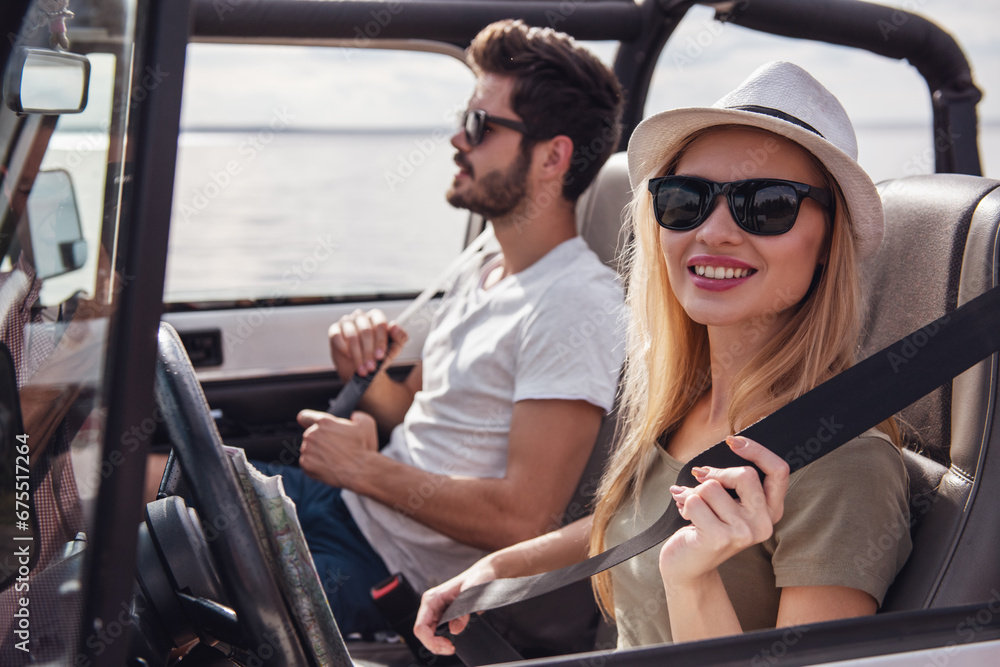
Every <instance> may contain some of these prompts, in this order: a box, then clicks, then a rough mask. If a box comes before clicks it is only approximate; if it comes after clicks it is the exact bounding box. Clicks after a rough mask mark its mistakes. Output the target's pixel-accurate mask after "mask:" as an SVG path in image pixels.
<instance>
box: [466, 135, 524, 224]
mask: <svg viewBox="0 0 1000 667" xmlns="http://www.w3.org/2000/svg"><path fill="white" fill-rule="evenodd" d="M455 162H457V163H458V164H459V165H460V166H462V167H464V168H465V169H466V171H468V172H469V174H470V176H473V177H474V175H473V173H472V165H470V164H469V163H468V162H465V159H464V156H463V155H462V154H461V153H459V154H458V155H457V156H456V157H455ZM530 166H531V154H530V152H528V151H524V150H522V151H519V152H518V156H517V158H516V159H515V160H514V163H513V164H511V165H510V167H508V168H507V170H506V171H503V172H501V171H499V170H493V171H491V172H490V173H488V174H486V175H485V176H483V177H482V178H481V179H479V180H478V182H476V181H475V180H473V182H472V183H471V184H470V185H471V186H472V187H470V188H469V189H468V191H466V192H464V193H460V192H455V191H450V192H449V193H448V203H449V204H451V205H452V206H454V207H456V208H465V209H468V210H470V211H472V212H473V213H478V214H479V215H481V216H483V217H484V218H487V219H488V220H496V219H497V218H502V217H504V216H505V215H509V214H510V213H512V212H513V211H514V210H515V209H516V208H517V207H518V206H519V205H520V204H521V202H523V201H524V197H525V195H526V194H527V192H528V168H529V167H530Z"/></svg>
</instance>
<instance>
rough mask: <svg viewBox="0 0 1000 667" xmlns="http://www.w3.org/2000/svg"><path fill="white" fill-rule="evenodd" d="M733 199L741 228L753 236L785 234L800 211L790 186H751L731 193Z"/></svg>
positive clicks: (796, 198)
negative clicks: (740, 219)
mask: <svg viewBox="0 0 1000 667" xmlns="http://www.w3.org/2000/svg"><path fill="white" fill-rule="evenodd" d="M733 200H734V201H733V203H734V205H735V207H736V210H737V211H740V212H741V214H742V215H741V216H740V217H742V218H743V228H744V229H746V230H747V231H748V232H751V233H753V234H784V233H785V232H787V231H788V230H789V229H791V228H792V225H793V224H794V223H795V218H796V217H797V215H798V212H799V196H798V194H797V193H796V192H795V188H793V187H792V186H791V185H784V184H771V185H763V186H760V187H758V186H756V185H751V187H749V188H740V189H739V190H738V191H737V192H734V193H733Z"/></svg>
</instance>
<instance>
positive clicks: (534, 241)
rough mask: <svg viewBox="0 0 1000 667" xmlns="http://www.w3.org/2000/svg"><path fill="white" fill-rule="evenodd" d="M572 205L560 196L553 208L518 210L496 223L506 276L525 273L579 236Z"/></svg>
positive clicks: (495, 227)
mask: <svg viewBox="0 0 1000 667" xmlns="http://www.w3.org/2000/svg"><path fill="white" fill-rule="evenodd" d="M575 208H576V207H575V206H574V205H573V203H572V202H567V201H566V200H564V199H562V198H561V197H560V198H558V200H556V201H553V202H552V205H550V206H548V207H545V208H544V209H543V208H541V207H534V208H532V207H531V206H530V204H529V205H527V206H523V207H519V210H518V212H516V213H513V214H511V215H509V216H506V217H504V218H501V219H498V220H494V221H493V231H494V233H495V234H496V237H497V241H499V243H500V248H501V249H502V250H503V257H504V271H503V275H504V276H509V275H512V274H515V273H519V272H521V271H524V270H525V269H527V268H528V267H529V266H531V265H532V264H534V263H535V262H537V261H538V260H540V259H541V258H542V257H544V256H545V255H547V254H548V253H549V252H550V251H551V250H552V249H553V248H555V247H556V246H558V245H559V244H560V243H563V242H564V241H568V240H570V239H571V238H573V237H574V236H576V214H575Z"/></svg>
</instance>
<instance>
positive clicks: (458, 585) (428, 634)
mask: <svg viewBox="0 0 1000 667" xmlns="http://www.w3.org/2000/svg"><path fill="white" fill-rule="evenodd" d="M498 578H499V575H498V574H497V571H496V568H495V567H494V566H493V563H492V562H491V560H490V557H489V556H487V557H486V558H483V559H482V560H480V561H478V562H477V563H475V564H474V565H473V566H472V567H470V568H469V569H468V570H466V571H465V572H463V573H462V574H460V575H458V576H457V577H455V578H453V579H449V580H448V581H446V582H444V583H443V584H441V585H440V586H436V587H434V588H431V589H430V590H428V591H425V592H424V594H423V595H422V596H421V598H420V609H419V611H417V620H416V623H414V625H413V634H415V635H416V636H417V638H418V639H419V640H420V641H422V642H423V643H424V646H426V647H427V648H428V650H430V651H431V652H433V653H437V654H438V655H452V654H453V653H454V652H455V646H454V645H453V644H452V643H451V641H450V640H448V639H446V638H444V637H438V636H436V635H435V634H434V632H435V631H436V630H437V626H438V623H440V622H441V617H442V616H443V615H444V611H445V609H447V608H448V605H450V604H451V603H452V602H453V601H454V600H455V598H457V597H458V594H459V593H461V592H462V591H464V590H465V589H467V588H472V587H473V586H476V585H478V584H485V583H486V582H488V581H493V580H494V579H498ZM468 624H469V617H468V616H462V617H460V618H456V619H455V620H453V621H451V622H450V623H449V624H448V630H450V631H451V633H452V634H453V635H457V634H459V633H460V632H462V630H465V626H466V625H468Z"/></svg>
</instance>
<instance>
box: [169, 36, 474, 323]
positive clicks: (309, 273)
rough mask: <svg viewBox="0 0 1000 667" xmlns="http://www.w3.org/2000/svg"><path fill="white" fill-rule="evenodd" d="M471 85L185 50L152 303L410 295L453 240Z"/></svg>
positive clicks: (357, 67)
mask: <svg viewBox="0 0 1000 667" xmlns="http://www.w3.org/2000/svg"><path fill="white" fill-rule="evenodd" d="M456 53H458V52H457V51H456ZM472 87H473V76H472V73H471V71H470V70H469V69H468V67H467V66H466V65H465V64H464V63H463V62H461V61H459V60H458V59H456V58H454V57H452V56H451V55H446V54H442V53H423V52H415V51H377V50H368V49H358V48H331V47H298V46H263V47H262V46H248V45H220V44H192V45H190V46H189V47H188V63H187V71H186V73H185V88H184V101H183V111H182V134H181V136H180V143H179V155H178V166H177V172H176V183H175V188H174V202H173V211H172V222H171V232H170V250H169V255H168V267H167V276H166V286H165V296H164V300H165V301H166V302H168V303H170V302H193V301H200V302H204V301H223V302H224V301H233V300H244V299H257V300H275V299H284V298H287V297H344V298H378V297H379V296H380V295H393V294H403V293H413V292H417V291H419V290H420V289H421V288H422V287H423V286H424V285H426V284H428V283H429V282H431V280H432V279H433V278H434V276H435V275H436V273H437V272H438V271H440V268H441V267H442V266H444V265H445V264H447V262H448V261H449V260H450V259H452V258H453V257H454V256H455V255H457V254H458V253H459V252H460V251H461V249H462V247H463V245H464V243H465V238H466V230H467V225H468V213H467V212H465V211H460V210H457V209H454V208H452V207H451V206H449V205H448V204H447V202H446V201H445V199H444V193H445V190H446V189H447V187H448V185H449V183H450V182H451V178H452V176H453V174H454V173H455V169H456V167H455V165H454V163H453V156H454V149H453V148H452V146H451V145H450V144H449V139H450V137H451V135H452V133H453V132H454V128H455V126H456V121H457V117H458V114H459V113H460V112H461V111H462V110H463V109H464V108H465V104H466V101H467V99H468V97H469V95H470V93H471V91H472Z"/></svg>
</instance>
